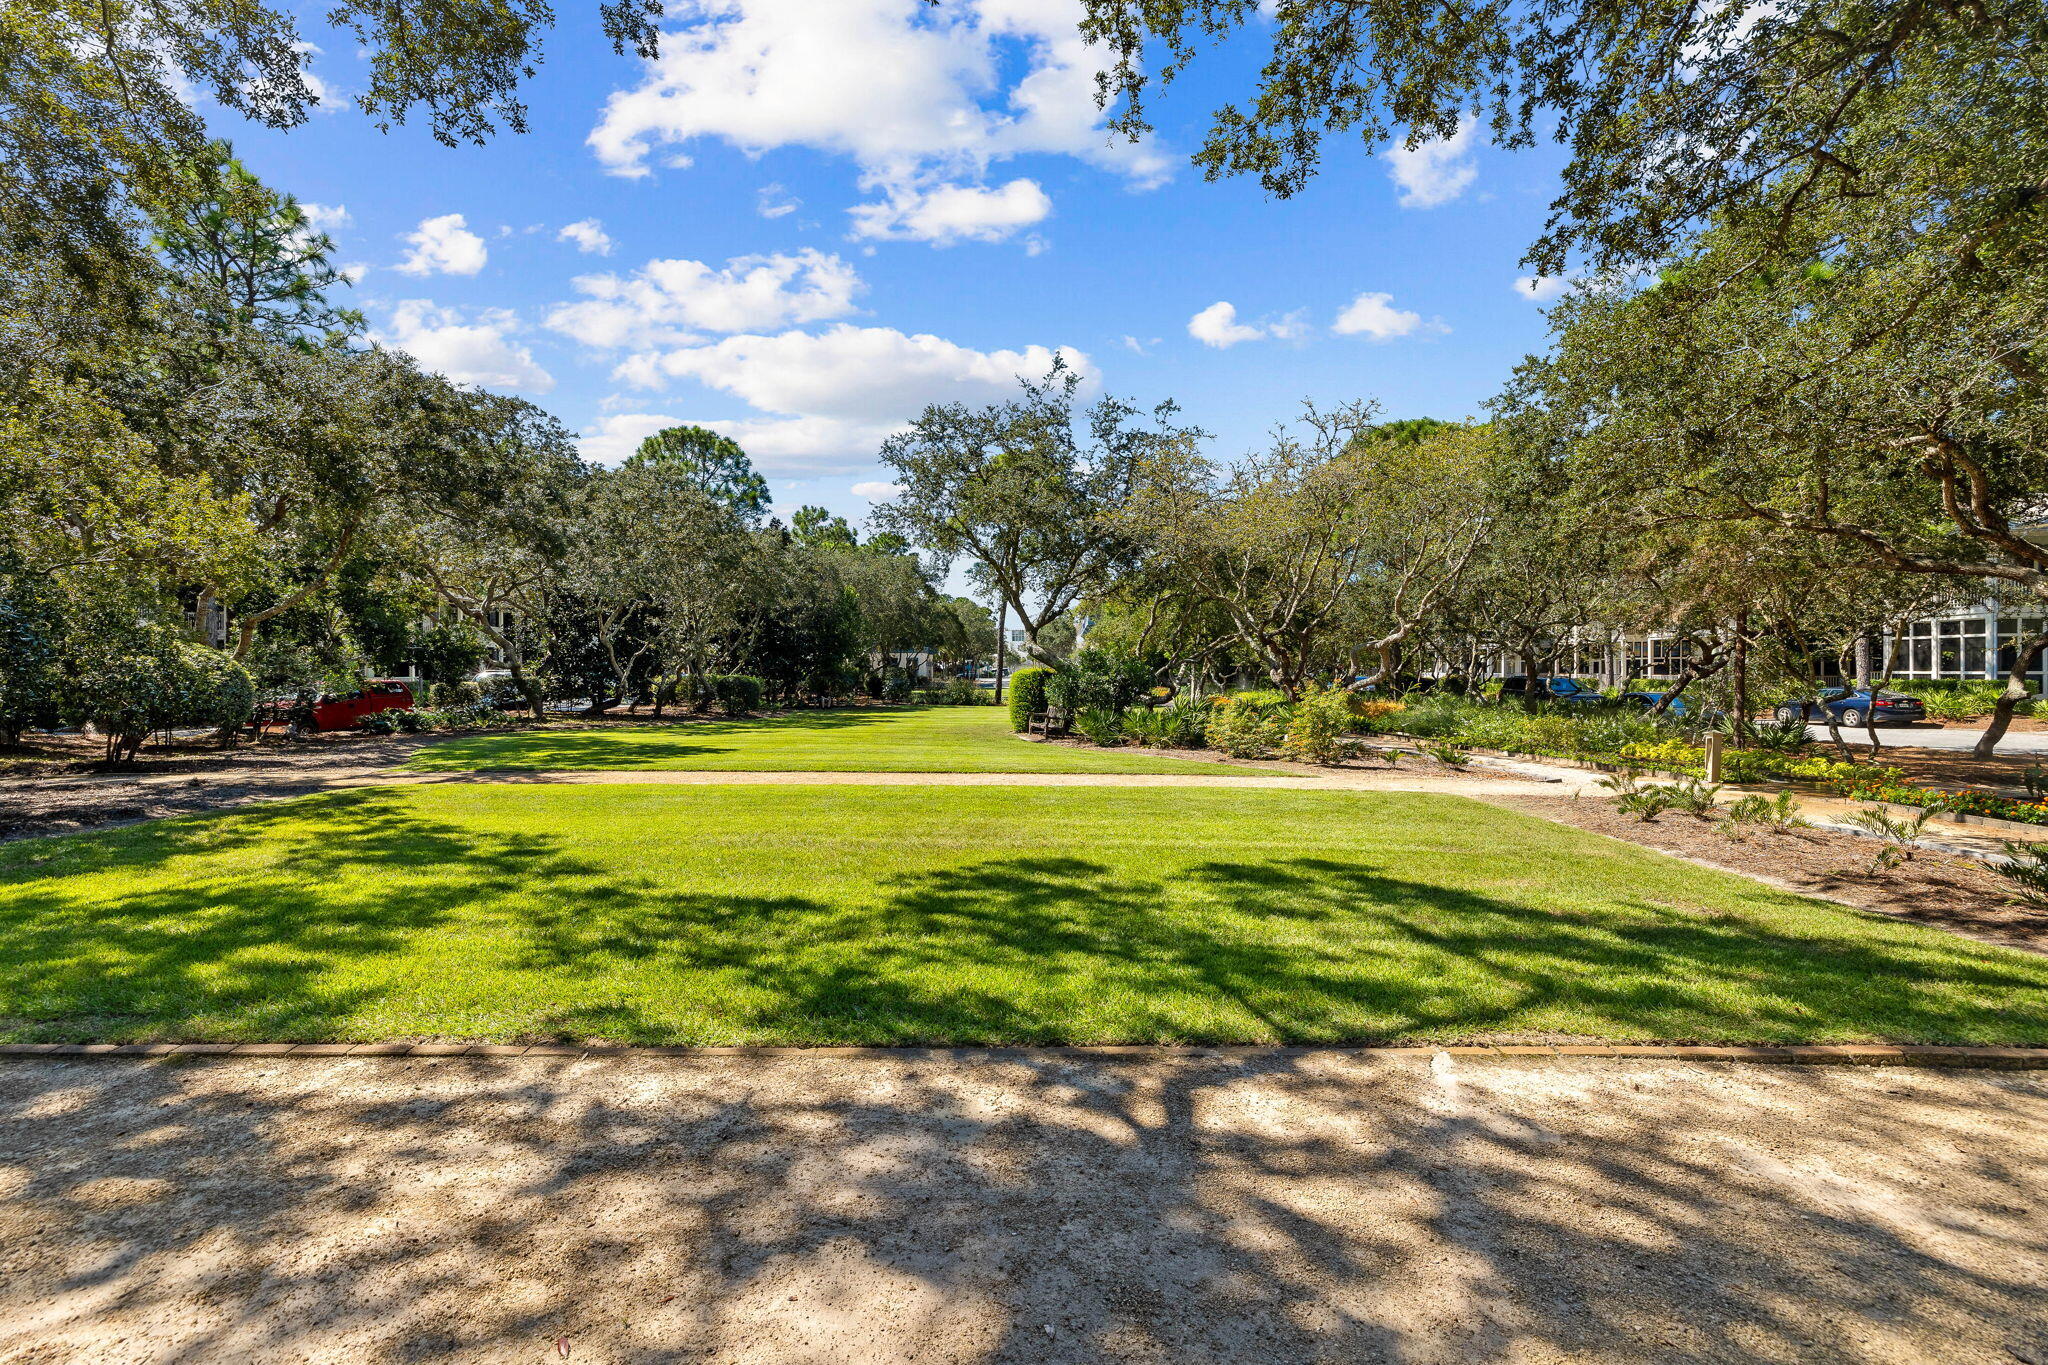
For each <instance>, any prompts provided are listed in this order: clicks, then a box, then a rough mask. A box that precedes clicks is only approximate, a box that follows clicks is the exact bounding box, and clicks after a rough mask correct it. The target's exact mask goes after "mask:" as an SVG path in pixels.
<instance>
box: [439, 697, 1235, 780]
mask: <svg viewBox="0 0 2048 1365" xmlns="http://www.w3.org/2000/svg"><path fill="white" fill-rule="evenodd" d="M407 766H408V767H410V768H412V769H414V770H417V771H426V772H449V771H459V770H468V769H476V768H517V769H522V770H550V769H552V770H556V771H561V770H565V769H588V768H671V769H692V770H700V771H704V770H708V771H719V772H814V773H837V772H875V773H1200V774H1204V775H1207V776H1211V777H1216V776H1223V777H1229V776H1232V775H1234V774H1236V775H1242V774H1246V773H1250V772H1252V771H1254V770H1252V769H1248V768H1239V767H1231V766H1229V765H1227V764H1222V763H1205V762H1201V761H1199V760H1197V761H1188V760H1184V759H1171V758H1150V757H1147V756H1145V755H1143V754H1136V753H1129V752H1125V751H1122V750H1117V749H1083V748H1075V747H1070V746H1067V745H1060V744H1033V743H1030V742H1028V741H1026V740H1023V739H1019V738H1018V737H1017V736H1016V735H1013V734H1012V733H1010V727H1009V722H1008V713H1007V712H1006V711H1004V710H1002V709H1000V708H997V707H993V706H934V707H901V708H888V709H881V708H867V709H859V710H844V711H797V712H794V713H792V714H790V715H787V716H776V717H772V718H762V719H759V720H736V721H694V722H686V723H683V724H678V725H657V724H651V723H647V724H635V723H630V722H625V723H622V722H611V723H608V724H606V725H603V726H593V727H590V728H587V729H575V728H570V727H562V726H556V727H550V728H548V729H545V730H534V731H525V732H521V733H516V734H504V735H472V736H468V737H465V738H461V739H453V740H449V741H447V742H446V743H442V744H436V745H433V746H431V747H430V748H426V749H423V750H421V751H420V752H419V753H418V754H417V755H416V756H415V757H414V758H413V760H412V762H411V763H409V764H408V765H407Z"/></svg>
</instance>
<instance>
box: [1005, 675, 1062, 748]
mask: <svg viewBox="0 0 2048 1365" xmlns="http://www.w3.org/2000/svg"><path fill="white" fill-rule="evenodd" d="M1051 676H1052V670H1051V669H1049V668H1020V669H1018V670H1017V671H1016V672H1015V673H1012V674H1011V675H1010V697H1009V702H1010V728H1011V729H1012V730H1016V731H1019V732H1020V733H1021V732H1022V731H1023V730H1024V729H1025V728H1026V726H1027V725H1028V724H1029V722H1030V720H1031V716H1032V713H1033V712H1036V711H1043V710H1044V709H1045V684H1046V680H1047V679H1048V678H1050V677H1051Z"/></svg>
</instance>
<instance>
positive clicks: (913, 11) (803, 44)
mask: <svg viewBox="0 0 2048 1365" xmlns="http://www.w3.org/2000/svg"><path fill="white" fill-rule="evenodd" d="M672 12H673V13H677V14H678V17H679V18H681V19H682V20H683V23H682V24H681V25H680V26H679V27H678V28H677V29H676V30H675V31H673V32H671V33H668V34H666V35H665V36H664V38H663V41H662V48H661V56H660V57H659V58H657V59H656V60H655V61H653V62H651V63H649V64H648V66H647V68H646V78H645V79H644V80H643V81H642V82H641V84H640V85H638V86H637V87H634V88H632V89H629V90H621V91H618V92H616V93H614V94H613V95H612V97H611V99H610V100H609V101H608V102H607V103H606V106H605V111H604V114H603V116H602V118H601V119H600V120H599V122H598V125H597V127H596V128H594V129H593V130H592V131H591V134H590V145H591V147H592V148H593V149H594V150H595V152H596V154H597V157H598V159H599V161H601V162H602V163H603V164H604V166H605V168H606V169H607V170H609V171H611V172H613V173H614V174H617V175H629V176H640V175H647V174H650V173H651V172H650V170H649V167H648V162H649V160H650V158H652V157H654V155H655V153H656V149H658V148H660V147H663V146H666V145H671V144H686V143H689V142H691V141H692V140H694V139H697V138H716V139H721V140H723V141H726V142H728V143H730V144H732V145H733V146H736V147H738V148H739V149H741V150H742V151H744V152H746V153H748V154H750V155H759V154H761V153H763V152H766V151H768V150H770V149H772V148H777V147H790V146H802V147H809V148H812V149H814V150H818V151H823V152H827V153H831V154H836V155H841V156H845V157H848V158H850V159H851V160H852V161H854V162H855V164H856V165H858V166H859V167H860V170H861V175H862V183H863V185H864V186H865V187H866V188H868V189H870V190H880V191H882V192H883V194H884V199H883V200H882V201H880V202H878V203H875V204H869V205H863V206H862V208H863V209H867V210H875V211H877V212H876V214H871V215H869V216H868V218H866V219H864V220H863V221H870V222H873V223H874V224H875V225H876V226H877V228H880V227H883V226H892V227H893V226H894V225H895V224H897V221H898V219H899V218H902V219H904V220H905V226H904V227H903V228H901V229H898V230H891V231H887V232H883V231H875V232H872V233H870V235H878V236H879V235H887V236H920V237H921V238H922V239H923V240H932V241H937V240H948V238H945V237H943V236H940V235H924V234H919V233H915V232H912V231H909V230H908V227H907V224H908V222H909V221H910V220H912V219H913V218H914V216H915V209H916V207H917V206H918V201H921V200H922V199H924V198H926V197H928V196H932V195H937V194H943V193H945V192H946V191H948V190H954V191H958V190H976V191H978V192H979V193H980V194H983V195H997V196H1008V197H1007V198H1005V199H1004V200H1003V201H1002V203H1001V205H1000V207H1001V209H1002V210H1003V216H1001V217H998V218H996V219H995V220H994V221H993V222H991V221H990V219H989V213H990V211H991V210H990V208H989V207H987V206H984V208H983V210H982V212H981V214H980V215H979V216H976V217H974V221H975V222H976V223H977V224H980V225H981V226H980V228H979V231H978V232H977V233H971V234H963V235H975V236H981V234H982V233H986V232H988V231H989V230H991V228H992V227H993V226H995V225H999V224H1000V223H1002V222H1005V221H1008V219H1009V218H1011V217H1014V216H1016V215H1017V214H1019V213H1021V212H1023V211H1025V210H1027V209H1031V208H1035V207H1036V206H1035V204H1034V203H1033V202H1031V200H1030V196H1029V195H1028V194H1027V193H1026V192H1024V191H1022V190H1019V189H1018V188H1017V182H1015V181H1012V182H1011V184H1010V185H1008V186H1005V187H1004V188H1003V189H1002V190H988V189H980V188H979V187H978V186H976V185H971V184H965V183H961V182H970V181H971V182H978V181H979V180H981V178H982V177H984V176H985V175H986V174H987V172H988V169H989V167H990V166H991V165H993V164H995V163H997V162H1000V161H1003V160H1006V159H1008V158H1011V157H1015V156H1020V155H1027V154H1032V153H1052V154H1061V155H1067V156H1073V157H1076V158H1078V159H1080V160H1083V161H1086V162H1088V163H1090V164H1093V165H1096V166H1100V167H1103V168H1105V169H1108V170H1111V171H1113V172H1115V173H1118V174H1120V175H1122V176H1124V177H1125V178H1126V180H1127V181H1128V182H1129V183H1130V184H1131V185H1133V186H1134V187H1139V188H1147V187H1151V186H1155V185H1158V184H1162V183H1164V182H1165V180H1166V179H1167V178H1168V177H1169V176H1170V175H1171V174H1172V170H1173V165H1172V162H1171V161H1170V160H1169V159H1168V158H1166V157H1165V156H1162V155H1161V154H1160V153H1159V152H1158V151H1156V150H1154V149H1153V148H1151V147H1148V146H1142V145H1140V146H1132V145H1131V144H1129V143H1126V142H1124V141H1122V140H1121V139H1117V138H1112V137H1111V136H1110V135H1109V133H1108V132H1107V130H1106V129H1105V128H1104V127H1103V123H1102V112H1101V110H1100V109H1098V108H1097V107H1096V104H1095V75H1096V72H1097V70H1098V69H1099V68H1100V66H1101V64H1102V61H1103V60H1104V57H1105V55H1106V54H1105V53H1104V51H1102V50H1101V49H1091V48H1090V47H1089V45H1088V44H1087V43H1086V42H1085V41H1083V39H1082V37H1081V34H1080V30H1079V19H1080V7H1079V4H1078V3H1077V0H958V3H953V4H948V5H943V6H933V5H928V4H926V3H924V0H833V3H831V4H829V5H820V4H816V3H814V0H685V3H684V4H681V5H679V6H676V7H673V8H672ZM949 182H951V183H949ZM1027 183H1028V182H1027ZM1031 188H1032V190H1034V191H1037V193H1038V194H1039V195H1041V196H1042V194H1043V191H1041V190H1038V189H1037V186H1036V185H1033V186H1032V187H1031ZM899 197H907V198H908V200H909V202H908V203H906V205H905V207H904V208H903V209H902V210H900V211H899V210H898V209H897V208H896V207H895V201H896V200H897V199H898V198H899ZM963 211H964V210H962V209H960V208H959V207H958V206H956V207H955V208H954V209H953V210H950V212H953V213H959V212H963ZM934 212H938V213H940V214H941V221H945V215H946V213H947V212H949V211H948V210H943V209H935V210H934ZM1043 216H1044V214H1043V213H1042V212H1040V213H1037V214H1036V216H1035V217H1032V218H1029V219H1028V220H1027V221H1034V222H1035V221H1037V219H1038V218H1042V217H1043ZM1014 226H1015V225H1014V224H1012V229H1013V230H1014ZM958 239H959V237H958V236H955V237H953V238H951V239H950V240H958ZM981 239H982V240H986V239H987V238H986V237H985V236H981Z"/></svg>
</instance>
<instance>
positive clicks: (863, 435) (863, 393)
mask: <svg viewBox="0 0 2048 1365" xmlns="http://www.w3.org/2000/svg"><path fill="white" fill-rule="evenodd" d="M1055 356H1058V357H1060V358H1063V359H1064V360H1065V361H1066V363H1067V365H1068V366H1069V367H1070V368H1071V369H1072V370H1073V371H1074V372H1075V373H1077V374H1079V375H1081V376H1082V377H1083V379H1084V380H1085V381H1089V382H1092V381H1093V379H1094V368H1093V366H1092V364H1091V363H1090V361H1089V359H1088V357H1087V356H1086V355H1084V354H1082V353H1081V352H1079V351H1076V350H1073V349H1072V348H1069V347H1062V348H1060V349H1059V350H1058V351H1054V350H1052V349H1050V348H1048V347H1044V346H1026V347H1023V348H1021V349H1019V350H998V351H978V350H974V349H972V348H970V347H966V346H960V345H957V344H955V343H954V342H951V341H947V340H945V339H944V338H942V337H936V336H930V335H914V336H913V335H907V334H905V333H903V332H899V331H897V330H895V329H894V328H889V327H854V326H851V325H848V324H845V323H841V324H840V325H838V326H836V327H832V328H829V329H827V330H826V331H824V332H820V333H816V334H812V333H808V332H798V331H788V332H782V333H779V334H776V335H751V334H750V335H743V336H731V337H727V338H725V339H724V340H722V341H719V342H716V343H713V344H710V345H704V346H694V347H684V348H680V349H676V350H671V351H668V352H666V353H660V352H652V351H650V352H643V353H641V354H639V355H635V356H632V357H630V358H628V359H627V360H626V361H625V362H624V363H623V364H621V365H620V366H619V369H618V371H617V377H618V378H620V379H622V380H623V381H625V382H626V383H628V384H631V385H634V386H636V387H642V388H663V387H666V386H667V385H668V384H669V383H670V382H671V381H673V380H678V379H688V380H694V381H696V382H697V383H699V384H702V385H704V386H705V387H706V388H710V389H714V390H717V391H719V392H721V393H725V394H729V395H731V396H732V397H735V398H738V399H741V400H743V401H745V402H746V403H747V404H748V405H750V406H751V407H753V408H754V409H755V410H756V411H757V412H758V413H760V414H762V415H761V416H759V417H752V418H746V419H742V420H737V421H708V422H705V423H703V425H705V426H708V427H711V428H712V429H713V430H715V431H720V432H723V433H725V434H726V435H729V436H731V437H733V439H735V440H737V441H739V442H740V443H741V444H742V445H745V446H746V447H747V450H748V452H749V453H750V454H752V455H753V456H754V457H755V459H756V461H757V462H758V463H760V464H761V466H762V467H763V468H764V469H773V470H776V471H777V472H790V471H808V472H832V471H835V470H844V469H848V468H855V467H858V466H860V465H863V464H869V463H872V462H873V460H874V456H875V448H876V447H877V446H878V445H880V444H881V442H882V440H883V438H885V437H886V436H888V435H889V433H890V432H892V431H895V430H898V429H899V428H901V427H902V425H903V424H904V423H905V422H907V421H909V420H910V419H911V418H913V417H915V416H916V415H917V414H918V413H919V412H920V411H922V410H923V409H924V407H925V406H926V405H927V404H931V403H940V402H963V403H989V402H995V401H999V400H1001V399H1004V398H1008V397H1009V396H1010V395H1012V394H1014V393H1015V392H1016V391H1017V381H1018V379H1019V378H1025V379H1034V380H1035V379H1040V378H1043V377H1044V376H1045V374H1046V373H1047V372H1048V371H1049V370H1051V368H1052V365H1053V360H1054V358H1055Z"/></svg>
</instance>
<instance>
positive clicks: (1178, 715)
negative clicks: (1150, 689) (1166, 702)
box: [1155, 698, 1209, 749]
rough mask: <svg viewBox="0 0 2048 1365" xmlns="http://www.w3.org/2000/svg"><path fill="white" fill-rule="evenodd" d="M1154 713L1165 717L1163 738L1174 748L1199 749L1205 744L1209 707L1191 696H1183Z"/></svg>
mask: <svg viewBox="0 0 2048 1365" xmlns="http://www.w3.org/2000/svg"><path fill="white" fill-rule="evenodd" d="M1155 714H1158V715H1163V716H1165V717H1166V727H1165V731H1164V736H1163V737H1164V738H1165V740H1166V743H1167V745H1168V747H1170V748H1174V749H1200V748H1202V747H1203V746H1204V745H1206V744H1207V743H1208V742H1209V740H1208V728H1209V708H1208V707H1207V706H1205V705H1203V704H1202V703H1201V702H1199V701H1196V700H1194V699H1192V698H1183V699H1181V700H1179V701H1176V702H1175V703H1174V704H1173V705H1171V706H1168V707H1164V708H1162V709H1161V710H1160V711H1158V712H1156V713H1155Z"/></svg>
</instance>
